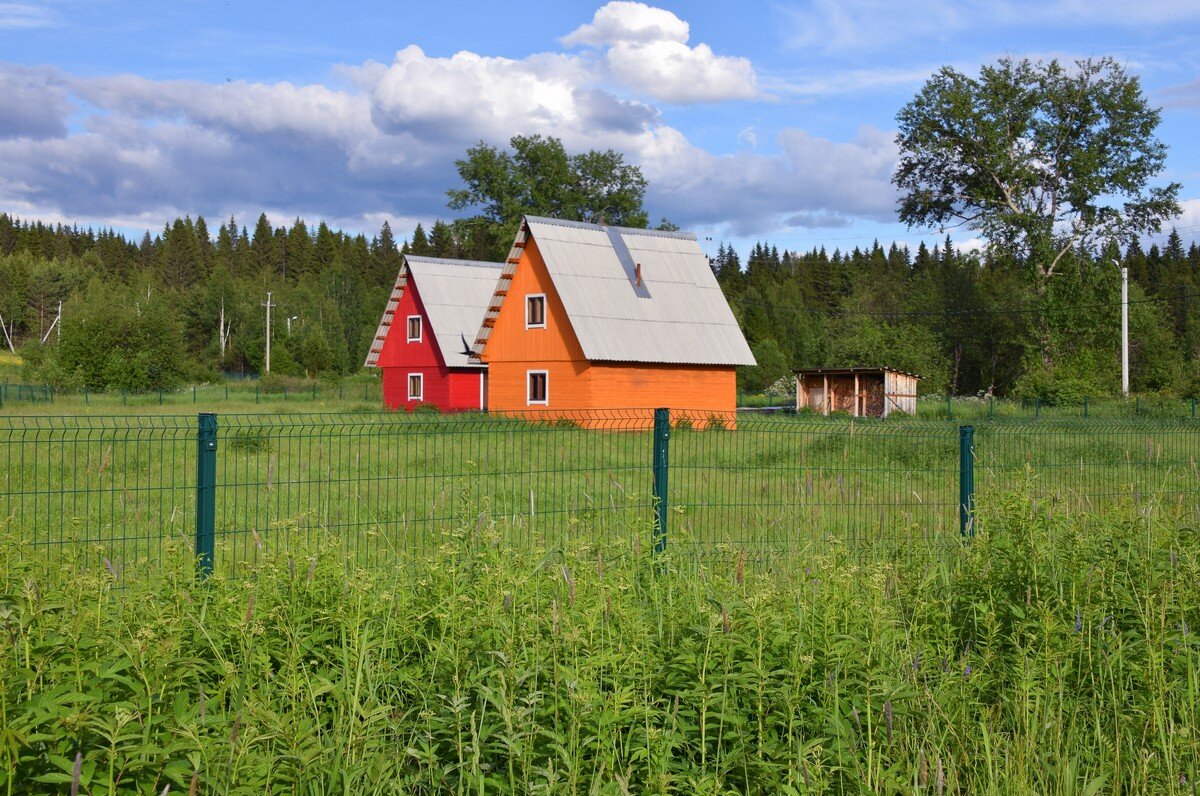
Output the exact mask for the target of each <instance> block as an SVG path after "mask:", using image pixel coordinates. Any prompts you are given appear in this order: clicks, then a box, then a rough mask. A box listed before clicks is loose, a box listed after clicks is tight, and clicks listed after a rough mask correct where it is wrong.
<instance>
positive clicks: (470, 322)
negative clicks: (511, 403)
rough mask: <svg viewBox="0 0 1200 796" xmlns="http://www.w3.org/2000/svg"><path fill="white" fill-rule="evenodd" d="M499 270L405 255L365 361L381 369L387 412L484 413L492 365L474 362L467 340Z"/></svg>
mask: <svg viewBox="0 0 1200 796" xmlns="http://www.w3.org/2000/svg"><path fill="white" fill-rule="evenodd" d="M502 268H503V266H502V265H501V264H500V263H482V262H475V261H472V260H445V259H440V258H436V257H416V256H413V255H405V257H404V261H403V263H402V264H401V266H400V273H399V274H398V275H397V276H396V286H395V287H394V288H393V289H392V295H391V297H390V298H389V299H388V303H387V307H386V308H385V309H384V311H383V318H382V319H381V320H380V321H379V329H378V331H376V332H375V339H374V341H373V342H372V344H371V351H370V353H368V354H367V361H366V363H365V365H366V367H369V368H370V367H378V368H382V369H383V401H384V403H385V404H386V405H387V406H388V407H390V408H392V409H400V408H401V407H403V408H405V409H407V410H410V411H411V410H412V409H413V408H414V407H416V406H417V405H418V404H432V405H434V406H436V407H437V408H438V409H441V410H442V411H444V412H454V411H463V410H469V409H477V410H482V409H486V408H487V366H486V365H484V364H481V363H479V362H478V361H475V362H472V361H471V360H470V358H469V357H470V353H471V352H470V345H469V343H468V342H467V341H468V340H472V341H473V340H474V339H475V333H476V331H477V330H478V329H479V324H480V322H481V321H482V320H483V314H484V312H485V311H486V310H487V307H488V304H489V303H490V302H491V300H492V295H493V294H494V293H495V291H496V280H498V279H499V278H500V272H501V269H502Z"/></svg>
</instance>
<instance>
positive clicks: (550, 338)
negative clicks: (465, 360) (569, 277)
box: [480, 240, 591, 412]
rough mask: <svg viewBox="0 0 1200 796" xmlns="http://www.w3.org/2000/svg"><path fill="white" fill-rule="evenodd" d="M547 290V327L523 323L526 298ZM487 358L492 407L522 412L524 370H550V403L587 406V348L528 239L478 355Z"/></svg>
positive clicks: (589, 402)
mask: <svg viewBox="0 0 1200 796" xmlns="http://www.w3.org/2000/svg"><path fill="white" fill-rule="evenodd" d="M537 293H544V294H545V295H546V328H545V329H526V328H525V297H526V296H530V295H534V294H537ZM480 358H481V359H482V360H483V361H484V362H486V363H488V372H489V376H488V407H489V408H490V409H491V410H493V411H498V412H504V411H524V410H525V409H527V408H529V407H527V405H526V393H525V389H526V373H527V371H530V370H547V371H549V372H550V404H549V406H550V407H558V408H562V409H588V408H590V407H591V396H590V395H589V389H588V386H589V385H588V383H587V381H586V379H584V378H582V376H583V373H584V371H586V369H587V367H588V363H587V360H586V359H585V358H584V356H583V348H582V347H580V345H579V340H578V339H576V337H575V332H574V331H573V330H572V329H571V323H570V321H568V320H567V311H566V309H564V308H563V305H562V300H561V299H559V297H558V293H557V292H555V290H554V284H553V283H552V282H551V281H550V274H549V273H548V272H547V271H546V265H545V263H544V262H543V261H542V256H541V254H539V253H538V250H537V243H536V241H533V240H530V241H529V243H528V244H527V245H526V246H525V249H524V251H523V252H522V254H521V262H520V264H519V265H517V269H516V272H515V273H514V274H513V279H512V283H511V284H510V285H509V288H508V295H507V296H505V299H504V305H503V306H502V307H501V309H500V314H499V315H498V316H497V318H496V325H495V326H494V327H493V328H492V333H491V335H490V336H489V337H488V341H487V347H486V348H485V349H484V351H483V355H482V356H481V357H480Z"/></svg>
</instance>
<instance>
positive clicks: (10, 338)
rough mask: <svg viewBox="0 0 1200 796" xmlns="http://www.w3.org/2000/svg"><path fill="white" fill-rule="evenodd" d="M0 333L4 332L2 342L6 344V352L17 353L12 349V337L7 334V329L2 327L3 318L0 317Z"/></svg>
mask: <svg viewBox="0 0 1200 796" xmlns="http://www.w3.org/2000/svg"><path fill="white" fill-rule="evenodd" d="M0 332H4V342H6V343H8V350H9V351H11V352H13V353H14V354H15V353H17V349H15V348H13V341H12V335H10V334H9V333H8V327H6V326H5V325H4V316H3V315H0Z"/></svg>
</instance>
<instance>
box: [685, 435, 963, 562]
mask: <svg viewBox="0 0 1200 796" xmlns="http://www.w3.org/2000/svg"><path fill="white" fill-rule="evenodd" d="M670 495H671V496H670V506H671V508H672V519H671V533H670V535H669V541H668V544H669V545H674V544H678V543H680V542H684V543H688V544H693V545H697V546H699V547H701V548H704V549H713V548H715V547H717V546H720V545H736V546H738V547H739V548H743V549H750V550H756V551H763V550H780V551H783V550H787V549H790V548H794V547H796V546H798V545H803V544H807V543H813V542H826V541H836V542H840V543H844V544H846V545H848V546H850V547H853V548H855V549H856V550H858V551H860V552H862V553H864V554H866V553H868V552H870V551H872V550H878V549H882V548H889V549H899V548H903V546H904V544H905V542H907V541H909V540H913V539H914V538H920V539H922V541H923V542H925V543H939V542H942V541H949V540H952V539H957V537H958V508H957V506H958V430H957V427H956V426H953V425H950V424H947V423H944V422H925V421H917V420H911V421H905V422H903V423H896V422H889V421H881V420H866V419H858V420H855V419H841V418H811V417H804V416H798V415H766V416H763V415H753V416H745V417H740V418H739V420H738V425H737V429H736V430H696V429H689V428H688V427H687V426H686V425H685V426H684V427H683V428H676V429H675V430H674V431H673V432H672V437H671V492H670Z"/></svg>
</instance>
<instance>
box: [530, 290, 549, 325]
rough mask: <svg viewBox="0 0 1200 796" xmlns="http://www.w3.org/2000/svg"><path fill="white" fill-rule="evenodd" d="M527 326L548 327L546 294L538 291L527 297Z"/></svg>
mask: <svg viewBox="0 0 1200 796" xmlns="http://www.w3.org/2000/svg"><path fill="white" fill-rule="evenodd" d="M525 328H526V329H545V328H546V294H545V293H536V294H534V295H532V296H526V297H525Z"/></svg>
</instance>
